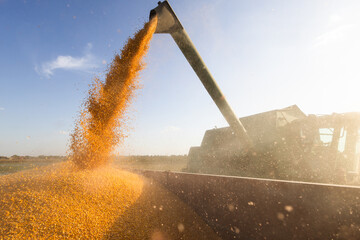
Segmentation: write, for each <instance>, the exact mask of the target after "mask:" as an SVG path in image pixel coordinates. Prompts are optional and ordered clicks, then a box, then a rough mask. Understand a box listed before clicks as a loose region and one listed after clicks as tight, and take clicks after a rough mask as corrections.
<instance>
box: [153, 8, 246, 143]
mask: <svg viewBox="0 0 360 240" xmlns="http://www.w3.org/2000/svg"><path fill="white" fill-rule="evenodd" d="M153 17H157V18H158V21H157V27H156V31H155V33H168V34H170V35H171V36H172V38H173V39H174V41H175V42H176V44H177V45H178V47H179V48H180V50H181V51H182V53H183V54H184V56H185V58H186V59H187V60H188V62H189V63H190V65H191V67H192V68H193V69H194V71H195V73H196V74H197V76H198V77H199V79H200V81H201V82H202V84H203V85H204V87H205V89H206V90H207V92H208V93H209V95H210V96H211V98H212V99H213V101H214V102H215V104H216V106H217V107H218V108H219V110H220V112H221V113H222V115H223V116H224V118H225V120H226V121H227V122H228V124H229V125H230V127H231V129H232V131H233V132H234V134H235V135H236V136H237V137H238V139H239V141H240V146H241V148H242V149H244V150H248V149H249V148H250V147H251V141H250V138H249V136H248V134H247V132H246V129H245V128H244V126H243V125H242V123H241V122H240V120H239V118H238V117H237V116H236V114H235V113H234V111H233V110H232V108H231V107H230V105H229V103H228V102H227V101H226V98H225V96H224V94H223V93H222V92H221V90H220V88H219V86H218V84H217V83H216V81H215V79H214V78H213V76H212V75H211V73H210V71H209V69H208V68H207V67H206V65H205V63H204V61H203V60H202V58H201V57H200V55H199V53H198V51H197V50H196V48H195V46H194V44H193V43H192V41H191V39H190V37H189V35H188V34H187V33H186V31H185V29H184V27H183V26H182V25H181V23H180V21H179V19H178V18H177V17H176V15H175V13H174V11H173V10H172V8H171V6H170V4H169V3H168V2H167V1H163V2H159V3H158V6H157V7H156V8H154V9H153V10H151V12H150V19H152V18H153Z"/></svg>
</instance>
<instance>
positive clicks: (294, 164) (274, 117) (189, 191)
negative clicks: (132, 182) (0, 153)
mask: <svg viewBox="0 0 360 240" xmlns="http://www.w3.org/2000/svg"><path fill="white" fill-rule="evenodd" d="M153 17H157V18H158V23H157V29H156V33H169V34H170V35H171V36H172V37H173V39H174V40H175V42H176V44H177V45H178V47H179V48H180V50H181V51H182V53H183V54H184V56H185V57H186V59H187V60H188V62H189V63H190V65H191V66H192V68H193V69H194V71H195V73H196V74H197V76H198V77H199V78H200V80H201V82H202V83H203V85H204V87H205V88H206V90H207V91H208V93H209V94H210V96H211V97H212V99H213V100H214V102H215V104H216V105H217V106H218V108H219V110H220V111H221V113H222V114H223V116H224V118H225V119H226V121H227V122H228V123H229V125H230V127H227V128H221V129H213V130H208V131H207V132H206V133H205V136H204V139H203V141H202V144H201V146H200V147H193V148H191V149H190V152H189V159H190V160H189V164H188V167H187V169H186V171H188V173H179V172H160V171H143V172H142V174H143V175H145V176H147V177H149V178H150V179H152V180H154V181H157V182H159V183H161V184H163V186H164V187H165V188H167V189H168V190H170V191H171V192H173V193H174V194H175V195H177V196H178V197H179V198H180V199H182V200H183V201H184V202H185V203H186V204H188V205H189V206H190V207H192V208H193V209H194V211H195V212H196V213H197V214H198V215H199V216H201V217H202V218H203V219H204V220H205V222H206V223H207V224H208V225H209V226H210V227H212V228H213V229H214V231H215V232H216V233H217V234H218V235H219V237H221V238H222V239H360V187H357V186H348V185H339V184H345V183H350V182H356V181H357V176H358V173H359V172H358V170H359V151H360V142H359V130H360V115H359V114H357V113H347V114H333V115H329V116H315V115H309V116H307V115H305V114H304V113H303V112H302V111H301V110H300V109H299V108H298V107H297V106H291V107H288V108H285V109H281V110H275V111H270V112H266V113H261V114H257V115H253V116H249V117H244V118H241V119H240V120H239V118H238V117H237V116H236V115H235V114H234V112H233V111H232V109H231V107H230V106H229V104H228V103H227V101H226V99H225V97H224V95H223V94H222V92H221V91H220V89H219V87H218V85H217V84H216V82H215V80H214V79H213V77H212V76H211V74H210V72H209V70H208V69H207V67H206V66H205V63H204V62H203V60H202V59H201V57H200V56H199V54H198V52H197V51H196V49H195V47H194V45H193V44H192V42H191V40H190V38H189V36H188V35H187V33H186V31H185V29H184V27H183V26H182V25H181V23H180V21H179V20H178V18H177V17H176V15H175V13H174V11H173V10H172V8H171V7H170V5H169V3H168V2H167V1H164V2H159V5H158V6H157V7H156V8H155V9H153V10H151V12H150V18H153ZM189 172H192V173H189ZM234 175H235V176H234ZM308 181H312V182H318V183H311V182H308ZM330 183H331V184H330ZM334 184H337V185H334Z"/></svg>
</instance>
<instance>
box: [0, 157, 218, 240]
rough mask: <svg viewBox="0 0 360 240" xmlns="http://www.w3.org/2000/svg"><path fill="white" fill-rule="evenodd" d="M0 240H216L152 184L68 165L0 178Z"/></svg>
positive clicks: (182, 206)
mask: <svg viewBox="0 0 360 240" xmlns="http://www.w3.org/2000/svg"><path fill="white" fill-rule="evenodd" d="M0 196H1V197H0V199H1V200H0V239H65V238H66V239H158V240H160V239H217V237H216V236H215V234H214V233H213V231H212V230H211V229H210V228H209V227H208V226H207V225H206V224H205V223H204V222H203V221H202V220H201V219H200V218H199V217H198V216H197V215H196V214H195V213H194V212H193V211H192V210H191V209H190V208H189V207H187V206H186V205H185V204H184V203H182V202H181V201H180V200H179V199H178V198H176V197H175V196H174V195H172V194H171V193H169V192H168V191H165V190H164V189H163V188H161V187H159V186H157V185H156V184H155V183H151V182H149V180H147V179H145V178H143V177H140V176H138V175H136V174H132V173H129V172H125V171H122V170H119V169H115V168H112V167H109V166H107V167H100V168H97V169H92V170H81V171H74V166H72V163H71V162H66V163H62V164H58V165H57V166H51V167H44V168H40V169H37V170H29V171H24V172H20V173H15V174H11V175H5V176H2V177H0Z"/></svg>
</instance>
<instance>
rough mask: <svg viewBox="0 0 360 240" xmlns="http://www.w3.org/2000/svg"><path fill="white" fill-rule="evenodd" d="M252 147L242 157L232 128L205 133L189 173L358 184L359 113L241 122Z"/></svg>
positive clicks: (267, 115)
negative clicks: (356, 182)
mask: <svg viewBox="0 0 360 240" xmlns="http://www.w3.org/2000/svg"><path fill="white" fill-rule="evenodd" d="M240 121H241V122H242V124H243V125H244V127H245V129H246V130H247V133H248V135H249V137H250V139H251V141H252V143H253V148H252V150H251V151H248V152H247V153H244V150H245V149H244V148H243V147H242V146H241V145H240V144H238V142H239V141H237V139H236V136H235V135H234V134H233V132H232V130H231V128H229V127H226V128H218V129H212V130H207V131H206V133H205V136H204V138H203V140H202V143H201V146H200V147H192V148H191V149H190V151H189V164H188V168H187V169H186V171H188V172H200V173H211V174H221V175H233V176H246V177H260V178H274V179H283V180H297V181H311V182H314V181H315V182H325V183H339V184H344V183H354V182H355V181H356V180H357V176H358V173H359V154H360V152H359V151H360V136H359V129H360V114H358V113H345V114H332V115H323V116H316V115H309V116H307V115H305V114H304V113H303V112H302V111H301V110H300V109H299V108H298V107H297V106H296V105H294V106H290V107H287V108H284V109H280V110H273V111H269V112H264V113H260V114H255V115H251V116H248V117H243V118H240Z"/></svg>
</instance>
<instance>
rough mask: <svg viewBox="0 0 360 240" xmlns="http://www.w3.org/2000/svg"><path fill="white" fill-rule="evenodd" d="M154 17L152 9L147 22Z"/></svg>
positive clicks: (154, 13)
mask: <svg viewBox="0 0 360 240" xmlns="http://www.w3.org/2000/svg"><path fill="white" fill-rule="evenodd" d="M155 16H156V11H155V9H153V10H151V11H150V16H149V20H151V19H152V18H153V17H155Z"/></svg>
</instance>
